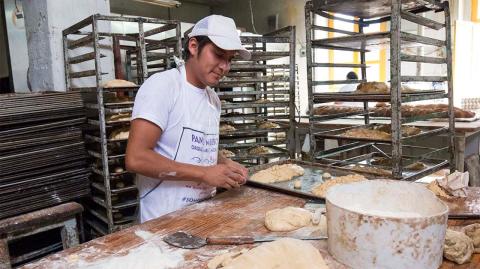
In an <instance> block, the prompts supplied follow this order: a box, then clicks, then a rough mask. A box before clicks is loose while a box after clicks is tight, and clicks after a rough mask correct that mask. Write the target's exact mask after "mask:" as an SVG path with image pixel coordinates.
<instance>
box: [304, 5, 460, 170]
mask: <svg viewBox="0 0 480 269" xmlns="http://www.w3.org/2000/svg"><path fill="white" fill-rule="evenodd" d="M407 2H408V3H407ZM428 2H429V5H428V6H426V5H425V3H424V2H422V1H419V0H418V1H417V0H408V1H402V0H388V1H386V0H370V1H355V0H347V1H340V0H332V1H326V0H310V1H308V2H307V3H306V5H305V28H306V40H307V42H306V50H307V85H308V100H309V111H313V109H314V104H319V103H325V102H331V101H347V102H352V101H357V102H358V101H361V102H364V111H363V115H364V119H365V124H369V122H370V117H371V113H369V111H368V102H369V101H387V102H390V104H391V127H392V130H391V133H392V140H391V141H390V142H391V144H392V154H391V158H392V160H393V161H392V163H393V165H392V174H393V177H394V178H396V179H402V163H401V160H402V146H403V145H402V140H403V139H402V137H401V131H400V128H401V125H402V123H405V122H411V121H414V120H415V119H416V118H415V117H414V118H410V119H408V120H405V119H403V120H402V117H401V106H402V102H412V101H420V100H428V99H441V98H447V99H448V119H449V127H448V130H447V133H448V136H449V151H450V154H449V163H450V168H451V169H453V168H454V164H455V161H454V152H455V150H454V147H455V144H454V134H455V131H454V130H455V120H454V113H453V83H452V51H451V46H452V43H451V22H450V9H449V3H448V1H444V2H441V1H439V0H428ZM430 10H434V11H435V12H443V13H444V15H445V23H439V22H436V21H433V20H430V19H426V18H424V17H421V16H419V15H417V14H418V13H422V12H426V11H430ZM331 12H335V13H342V14H345V15H350V16H356V18H355V19H353V20H351V19H344V18H341V17H338V16H334V15H332V14H331ZM315 15H320V16H322V17H324V18H327V19H333V20H341V21H343V22H349V23H354V24H358V29H359V31H358V33H354V32H346V31H339V30H338V29H334V28H329V27H323V26H318V25H315V24H314V16H315ZM375 17H381V18H380V19H371V18H375ZM402 19H404V20H408V21H410V22H413V23H417V24H419V25H422V26H425V27H429V28H431V29H434V30H439V29H443V28H445V32H446V37H445V40H437V39H432V38H427V37H424V36H420V35H414V34H409V33H404V32H402V31H401V23H402ZM385 21H390V31H388V32H379V33H369V34H363V30H364V27H368V26H369V25H371V24H374V23H380V22H385ZM314 30H320V31H327V32H336V33H341V34H345V35H346V36H343V37H334V38H326V39H315V38H314V36H313V35H314ZM407 43H415V44H421V45H432V46H439V47H443V46H445V47H446V58H435V57H423V56H413V55H405V54H403V53H401V48H402V46H404V45H405V44H407ZM378 45H390V72H391V73H390V84H391V92H390V94H383V95H382V94H371V95H370V94H347V93H315V90H314V87H315V86H318V85H333V84H345V83H358V82H359V81H366V80H367V77H366V68H367V66H366V61H365V53H366V52H368V51H369V49H370V48H371V47H372V46H373V47H375V46H378ZM315 49H328V50H345V51H357V52H360V60H361V61H360V64H358V65H352V64H349V65H345V64H335V63H315V62H314V55H315ZM402 61H405V62H419V63H430V64H446V65H447V75H446V76H402V74H401V68H400V67H401V62H402ZM317 67H336V68H342V67H351V68H361V71H362V78H361V80H359V81H315V80H314V76H313V69H314V68H317ZM407 81H424V82H434V81H447V82H448V90H447V92H446V93H445V92H443V91H442V92H432V91H424V92H418V93H413V94H405V93H404V94H402V93H401V83H402V82H407ZM356 114H361V113H356ZM338 116H339V118H340V117H343V116H345V115H338ZM432 116H434V115H429V116H424V117H423V118H428V117H432ZM332 118H334V117H333V116H332V117H319V116H315V115H313V113H310V115H309V119H310V134H311V135H313V134H314V133H315V130H316V129H317V128H316V125H317V124H318V122H320V121H321V120H325V119H332ZM434 133H437V134H439V133H441V132H440V131H438V132H434ZM311 137H312V136H311ZM315 144H316V141H315V140H314V141H312V143H311V149H310V155H311V156H314V157H319V156H316V145H315ZM431 172H433V170H432V171H431ZM422 174H424V173H422Z"/></svg>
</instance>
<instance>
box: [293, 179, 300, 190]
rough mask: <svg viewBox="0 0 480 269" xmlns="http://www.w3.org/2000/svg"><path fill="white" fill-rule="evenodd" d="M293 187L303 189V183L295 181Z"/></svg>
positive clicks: (298, 180)
mask: <svg viewBox="0 0 480 269" xmlns="http://www.w3.org/2000/svg"><path fill="white" fill-rule="evenodd" d="M293 187H294V188H295V189H301V188H302V181H301V180H300V179H297V180H295V183H294V184H293Z"/></svg>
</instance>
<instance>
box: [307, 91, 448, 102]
mask: <svg viewBox="0 0 480 269" xmlns="http://www.w3.org/2000/svg"><path fill="white" fill-rule="evenodd" d="M441 98H447V95H446V93H445V91H444V90H419V91H417V92H412V93H402V103H406V102H414V101H421V100H429V99H441ZM313 101H314V103H326V102H339V101H344V102H368V101H375V102H390V101H391V98H390V94H372V93H362V94H359V93H354V92H324V93H318V92H316V93H313Z"/></svg>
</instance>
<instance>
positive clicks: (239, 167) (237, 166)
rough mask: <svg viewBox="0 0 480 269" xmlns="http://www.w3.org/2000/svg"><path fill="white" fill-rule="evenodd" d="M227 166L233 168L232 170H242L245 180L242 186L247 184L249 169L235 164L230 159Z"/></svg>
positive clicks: (226, 162)
mask: <svg viewBox="0 0 480 269" xmlns="http://www.w3.org/2000/svg"><path fill="white" fill-rule="evenodd" d="M225 164H226V165H227V166H228V167H231V168H232V169H237V170H240V171H241V173H242V176H243V178H244V181H243V182H241V183H240V184H245V182H247V177H248V169H247V168H245V166H243V165H241V164H239V163H237V162H235V161H232V160H230V159H227V160H226V161H225Z"/></svg>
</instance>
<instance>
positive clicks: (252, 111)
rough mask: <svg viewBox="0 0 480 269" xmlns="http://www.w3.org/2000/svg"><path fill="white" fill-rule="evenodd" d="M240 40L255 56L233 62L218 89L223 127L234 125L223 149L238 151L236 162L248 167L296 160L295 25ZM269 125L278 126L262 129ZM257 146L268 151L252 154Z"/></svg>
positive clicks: (224, 135) (222, 139) (222, 141)
mask: <svg viewBox="0 0 480 269" xmlns="http://www.w3.org/2000/svg"><path fill="white" fill-rule="evenodd" d="M241 41H242V44H244V46H245V47H246V48H247V49H248V50H249V51H250V52H251V54H252V58H251V59H250V60H248V61H245V60H241V59H239V58H236V59H234V60H233V62H232V64H231V69H230V72H229V73H228V75H227V76H226V77H225V78H223V79H222V80H221V81H220V83H219V85H218V86H217V87H215V91H216V92H217V94H218V96H219V97H220V99H221V100H222V113H221V118H220V121H221V124H229V125H231V126H234V127H235V130H234V131H229V132H222V131H221V132H220V143H219V148H221V149H226V150H230V151H232V152H234V154H235V156H234V157H232V159H233V160H236V161H240V162H242V163H244V164H245V165H257V164H262V163H267V162H270V161H274V160H278V159H280V158H289V157H290V158H295V142H294V137H295V136H294V132H295V26H288V27H285V28H282V29H279V30H276V31H274V32H271V33H268V34H264V35H262V36H241ZM265 122H270V123H274V124H277V126H275V125H274V126H272V128H262V129H261V128H259V127H258V126H259V124H261V123H265ZM267 127H268V126H267ZM255 146H264V147H267V148H268V153H266V154H253V153H249V150H251V149H252V148H254V147H255Z"/></svg>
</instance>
